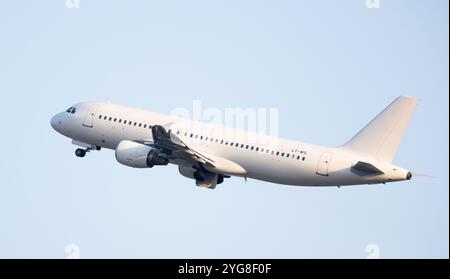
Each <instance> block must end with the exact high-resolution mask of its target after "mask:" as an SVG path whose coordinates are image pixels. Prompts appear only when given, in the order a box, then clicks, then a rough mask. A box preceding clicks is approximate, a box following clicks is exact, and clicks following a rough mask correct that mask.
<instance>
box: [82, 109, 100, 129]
mask: <svg viewBox="0 0 450 279" xmlns="http://www.w3.org/2000/svg"><path fill="white" fill-rule="evenodd" d="M98 109H99V105H96V104H92V105H90V106H89V107H88V109H87V110H86V114H85V115H84V119H83V126H85V127H88V128H92V127H94V119H95V114H96V112H97V111H98Z"/></svg>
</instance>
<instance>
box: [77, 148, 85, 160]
mask: <svg viewBox="0 0 450 279" xmlns="http://www.w3.org/2000/svg"><path fill="white" fill-rule="evenodd" d="M75 156H77V157H79V158H83V157H84V156H86V150H84V149H81V148H78V149H77V150H75Z"/></svg>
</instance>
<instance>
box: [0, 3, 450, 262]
mask: <svg viewBox="0 0 450 279" xmlns="http://www.w3.org/2000/svg"><path fill="white" fill-rule="evenodd" d="M380 4H381V5H380V8H378V9H368V8H367V7H366V4H365V1H364V0H352V1H351V0H349V1H331V0H321V1H137V0H136V1H110V0H108V1H106V0H104V1H100V0H96V1H86V0H81V1H80V8H79V9H68V8H67V7H66V5H65V1H64V0H53V1H31V0H30V1H7V2H6V1H5V3H2V8H1V9H0V35H1V38H2V39H1V44H0V94H1V96H2V100H3V102H2V103H3V106H2V109H1V110H0V116H1V119H2V120H3V121H2V122H3V123H2V124H3V125H2V137H1V144H2V146H3V150H2V159H1V160H0V168H1V170H2V171H1V173H2V175H1V176H0V220H1V226H0V228H1V229H0V258H64V257H66V256H67V254H66V253H65V248H66V246H67V245H68V244H71V243H74V244H76V245H77V246H78V247H79V249H80V256H81V257H82V258H100V257H106V258H116V257H120V258H210V257H218V258H228V257H231V258H365V257H367V256H368V253H367V252H366V248H367V245H370V244H375V245H377V247H378V248H379V253H380V256H381V257H383V258H448V256H449V173H448V167H449V159H448V158H449V157H448V154H449V150H448V146H449V138H448V135H449V133H448V126H449V125H448V124H449V123H448V115H449V107H448V101H449V100H448V98H449V97H448V96H449V93H448V92H449V82H448V76H449V64H448V63H449V62H448V61H449V57H448V53H449V44H448V41H449V40H448V39H449V37H448V34H449V28H448V27H449V25H448V22H449V21H448V10H449V7H448V5H449V3H448V1H445V0H433V1H425V0H422V1H419V0H414V1H401V0H397V1H386V0H381V1H380ZM398 95H413V96H419V97H420V98H421V101H420V104H419V106H418V109H417V111H416V113H415V115H414V117H413V119H412V122H411V125H410V127H409V128H408V130H407V132H406V134H405V137H404V140H403V142H402V144H401V146H400V149H399V152H398V153H397V156H396V159H395V161H394V162H395V163H396V164H398V165H400V166H402V167H405V168H407V169H411V170H412V171H413V172H416V173H426V174H430V175H432V176H433V178H423V177H422V178H421V177H417V178H415V179H414V180H412V181H408V182H401V183H393V184H387V185H377V186H357V187H349V188H342V189H337V188H305V187H286V186H279V185H274V184H270V183H265V182H260V181H254V180H249V181H248V182H247V183H245V181H243V179H239V178H233V179H230V180H227V181H226V183H225V184H223V185H220V187H218V188H217V189H216V190H214V191H207V190H204V189H199V188H196V187H195V186H194V183H193V181H190V180H188V179H186V178H183V177H181V176H180V175H178V172H177V169H176V167H174V166H170V167H166V168H155V169H151V170H135V169H131V168H126V167H124V166H121V165H120V164H118V163H117V162H115V159H114V153H113V152H112V151H108V150H104V151H103V150H102V151H101V152H96V153H91V154H89V156H87V157H86V158H84V159H78V158H75V156H74V154H73V151H74V149H75V147H74V146H72V145H71V144H70V140H68V139H66V138H64V137H62V136H61V135H59V134H57V133H56V132H54V131H53V130H52V129H51V127H50V125H49V120H50V118H51V116H52V115H54V114H56V113H57V112H59V111H62V110H65V109H67V108H68V107H69V106H71V105H72V104H73V103H77V102H79V101H85V100H110V101H112V102H116V103H120V104H124V105H129V106H136V107H141V108H145V109H149V110H154V111H158V112H164V113H168V112H170V111H172V110H173V109H174V108H179V107H182V108H190V107H192V102H193V100H201V101H202V103H203V106H205V107H214V108H227V107H238V106H239V107H263V108H264V107H267V108H269V107H276V108H278V109H279V112H280V127H279V133H280V136H282V137H286V138H289V139H295V140H301V141H305V142H309V143H317V144H324V145H329V146H337V145H340V144H342V143H344V142H345V141H347V140H348V139H349V138H350V137H351V136H353V135H354V134H355V133H356V132H357V131H358V130H359V129H360V128H361V127H363V126H364V125H365V124H366V123H367V122H368V121H370V120H371V119H372V118H373V117H374V116H375V115H376V114H377V113H379V112H380V111H381V110H382V109H384V107H385V106H386V105H388V104H389V103H390V102H391V101H392V100H393V99H394V98H395V97H397V96H398Z"/></svg>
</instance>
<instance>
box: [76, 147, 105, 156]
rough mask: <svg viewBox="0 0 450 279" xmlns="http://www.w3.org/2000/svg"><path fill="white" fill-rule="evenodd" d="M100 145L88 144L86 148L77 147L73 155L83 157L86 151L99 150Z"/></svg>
mask: <svg viewBox="0 0 450 279" xmlns="http://www.w3.org/2000/svg"><path fill="white" fill-rule="evenodd" d="M100 149H101V147H98V146H94V145H93V146H90V147H88V148H86V149H82V148H78V149H77V150H75V156H77V157H79V158H83V157H84V156H86V153H87V152H90V151H91V150H100Z"/></svg>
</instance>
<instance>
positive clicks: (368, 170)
mask: <svg viewBox="0 0 450 279" xmlns="http://www.w3.org/2000/svg"><path fill="white" fill-rule="evenodd" d="M352 170H356V171H357V172H362V173H365V174H384V172H383V171H382V170H380V169H379V168H377V167H375V166H374V165H372V164H369V163H366V162H362V161H359V162H358V163H356V165H354V166H353V167H352Z"/></svg>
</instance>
